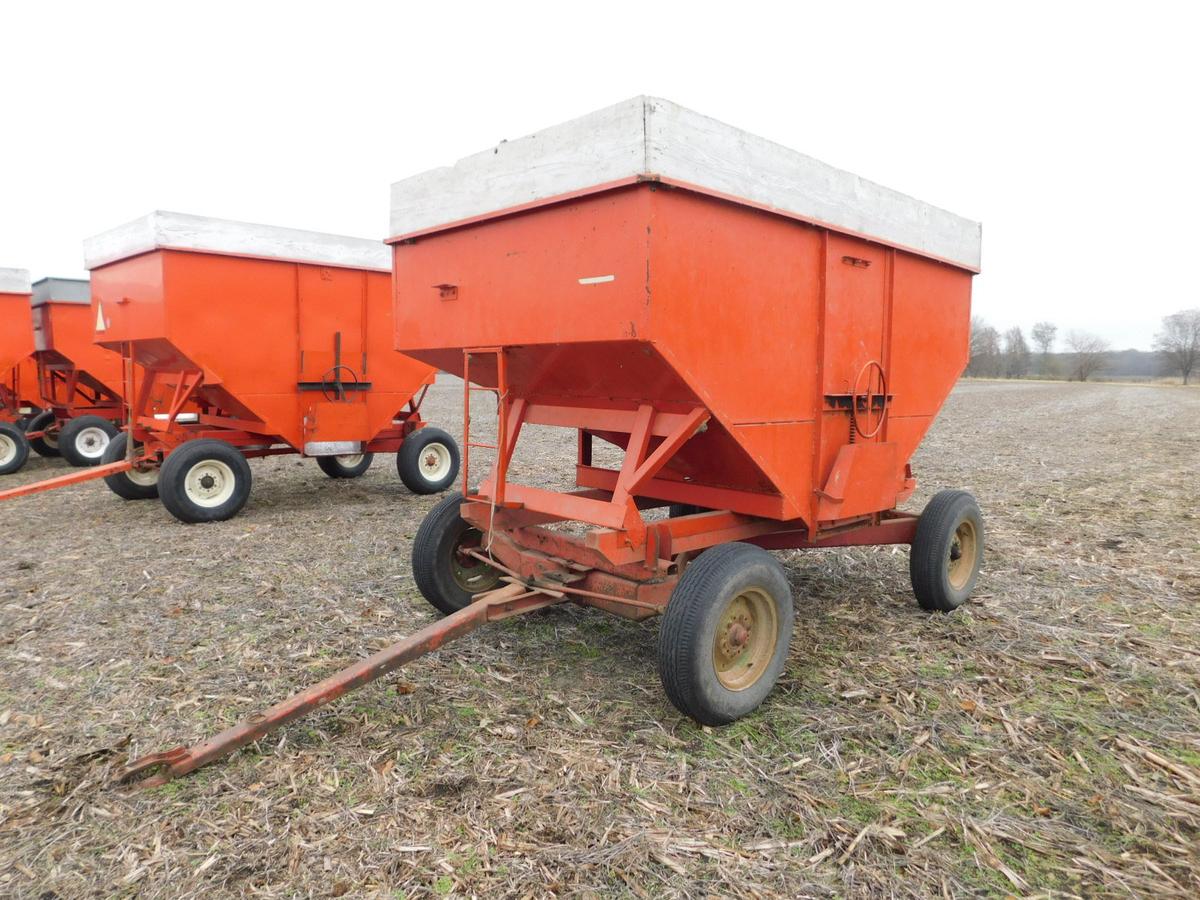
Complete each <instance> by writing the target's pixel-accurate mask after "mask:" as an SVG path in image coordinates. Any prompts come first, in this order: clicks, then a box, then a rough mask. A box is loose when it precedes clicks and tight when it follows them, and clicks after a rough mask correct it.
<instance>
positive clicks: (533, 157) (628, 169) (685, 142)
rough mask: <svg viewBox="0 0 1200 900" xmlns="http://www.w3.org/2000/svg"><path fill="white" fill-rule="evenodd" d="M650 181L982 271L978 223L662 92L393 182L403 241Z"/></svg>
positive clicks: (397, 233) (395, 230)
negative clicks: (733, 200) (570, 197)
mask: <svg viewBox="0 0 1200 900" xmlns="http://www.w3.org/2000/svg"><path fill="white" fill-rule="evenodd" d="M639 178H640V179H646V178H657V179H659V180H663V181H668V182H674V183H677V184H680V185H683V186H688V187H692V188H697V189H699V190H702V191H705V192H707V193H712V194H718V195H721V196H726V197H731V198H736V199H740V200H743V201H746V202H748V203H750V204H752V205H755V206H759V207H763V208H766V209H770V210H773V211H776V212H780V213H783V214H785V215H789V216H792V217H794V218H799V219H802V220H804V221H808V222H813V223H815V224H819V225H823V226H827V227H830V228H832V229H834V230H837V231H844V232H849V233H851V234H856V235H862V236H864V237H868V238H871V239H874V240H877V241H880V242H882V243H885V244H890V245H892V246H896V247H901V248H904V249H907V250H912V251H915V252H917V253H920V254H922V255H925V256H931V257H935V258H937V259H941V260H945V261H947V262H950V263H953V264H955V265H958V266H961V267H963V268H966V269H970V270H972V271H978V270H979V262H980V236H981V228H980V225H979V223H978V222H972V221H970V220H969V219H964V218H962V217H961V216H957V215H955V214H954V213H950V212H946V211H945V210H943V209H939V208H937V207H936V206H931V205H930V204H928V203H923V202H922V201H920V200H917V199H914V198H913V197H909V196H906V195H905V194H901V193H900V192H898V191H894V190H892V189H890V188H886V187H883V186H882V185H878V184H875V183H874V182H871V181H867V180H866V179H864V178H859V177H858V176H857V175H854V174H852V173H850V172H846V171H844V170H842V169H836V168H834V167H833V166H830V165H827V164H825V163H823V162H821V161H819V160H816V159H813V158H812V157H811V156H805V155H804V154H803V153H798V152H796V151H795V150H790V149H788V148H787V147H783V146H781V145H779V144H776V143H774V142H772V141H768V140H767V139H765V138H761V137H757V136H756V135H753V134H750V133H749V132H746V131H743V130H741V129H739V128H734V127H733V126H731V125H726V124H724V123H722V122H718V121H716V120H715V119H710V118H708V117H707V116H702V115H700V114H699V113H696V112H692V111H691V110H689V109H685V108H683V107H682V106H679V105H677V104H675V103H671V102H670V101H668V100H661V99H659V98H657V97H635V98H634V99H632V100H626V101H625V102H624V103H618V104H617V105H616V106H610V107H608V108H607V109H602V110H599V111H598V112H594V113H590V114H589V115H586V116H583V117H582V118H579V119H574V120H572V121H570V122H566V123H564V124H562V125H555V126H554V127H552V128H547V129H545V130H543V131H539V132H537V133H536V134H531V135H529V136H527V137H523V138H518V139H516V140H512V141H504V142H502V143H500V144H497V145H496V146H495V147H492V148H490V149H488V150H484V151H483V152H481V153H476V154H475V155H473V156H468V157H466V158H464V159H461V160H459V161H458V162H457V163H455V164H454V165H453V166H451V167H446V168H440V169H433V170H431V171H428V172H425V173H423V174H420V175H415V176H413V177H411V178H406V179H404V180H403V181H399V182H397V183H395V184H393V185H392V202H391V234H392V236H393V237H392V240H396V239H399V238H405V237H412V236H416V235H419V234H422V233H427V232H430V231H435V230H437V229H439V228H443V227H446V226H449V225H453V224H456V223H461V222H466V221H469V220H472V219H476V218H479V217H483V216H486V215H488V214H492V213H497V212H501V211H503V210H511V209H513V208H516V207H522V206H526V205H530V204H536V203H538V202H541V201H545V200H549V199H552V198H555V197H561V196H564V195H571V194H578V193H583V192H586V191H588V190H589V189H594V188H597V187H601V186H603V185H608V184H612V183H614V182H616V183H620V182H627V181H632V180H636V179H639Z"/></svg>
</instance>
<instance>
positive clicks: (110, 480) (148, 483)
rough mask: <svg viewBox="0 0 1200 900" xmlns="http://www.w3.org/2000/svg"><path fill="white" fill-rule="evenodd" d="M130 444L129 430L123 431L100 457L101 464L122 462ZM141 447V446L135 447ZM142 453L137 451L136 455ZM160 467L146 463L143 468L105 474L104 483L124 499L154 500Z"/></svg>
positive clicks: (156, 493) (110, 442) (156, 494)
mask: <svg viewBox="0 0 1200 900" xmlns="http://www.w3.org/2000/svg"><path fill="white" fill-rule="evenodd" d="M128 445H129V434H128V432H124V431H122V432H121V433H120V434H118V435H117V436H116V437H114V438H113V439H112V440H111V441H109V442H108V446H107V447H106V448H105V450H104V456H102V457H101V458H100V464H101V465H108V464H109V463H115V462H120V461H121V460H123V459H124V458H125V448H126V447H127V446H128ZM135 449H140V448H135ZM138 455H140V454H137V453H135V456H138ZM159 471H160V470H159V467H158V466H156V465H151V464H146V465H144V466H143V467H142V468H133V469H130V470H129V471H127V472H117V473H116V474H114V475H105V476H104V483H105V484H106V485H108V489H109V490H110V491H112V492H113V493H114V494H116V495H117V496H118V497H120V498H121V499H122V500H153V499H154V498H155V497H157V496H158V476H159Z"/></svg>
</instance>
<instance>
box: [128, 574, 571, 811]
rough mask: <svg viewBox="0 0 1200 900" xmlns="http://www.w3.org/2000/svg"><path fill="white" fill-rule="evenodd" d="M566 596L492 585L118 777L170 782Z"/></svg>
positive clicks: (140, 783) (149, 782)
mask: <svg viewBox="0 0 1200 900" xmlns="http://www.w3.org/2000/svg"><path fill="white" fill-rule="evenodd" d="M563 599H564V597H563V595H562V594H561V593H559V592H549V591H545V590H541V589H538V588H532V587H529V586H527V585H524V584H520V583H513V584H507V585H505V586H504V587H502V588H498V589H497V590H494V591H489V592H488V593H486V594H482V595H481V596H480V597H479V599H478V600H476V601H475V602H474V603H472V604H471V605H470V606H467V607H465V608H463V609H460V610H459V611H458V612H456V613H453V614H451V615H449V616H446V618H444V619H439V620H438V621H437V622H434V623H433V624H431V625H428V626H426V627H425V628H422V629H421V630H420V631H418V632H416V633H415V634H412V635H409V636H408V637H406V638H404V639H402V640H400V641H397V642H396V643H394V644H392V645H391V646H390V647H385V648H384V649H383V650H380V651H379V652H378V653H376V654H374V655H373V656H370V657H368V658H366V659H364V660H361V661H360V662H356V663H354V665H351V666H347V667H346V668H345V669H342V671H340V672H338V673H336V674H334V675H330V676H329V677H328V678H326V679H325V680H324V681H321V682H320V683H318V684H314V685H313V686H312V687H310V688H307V689H305V690H303V691H301V692H300V693H298V694H296V695H294V696H293V697H290V698H288V699H287V700H284V701H283V702H282V703H277V704H276V705H275V706H272V707H271V708H270V709H268V710H266V711H265V712H261V713H258V714H256V715H253V716H251V717H250V718H248V719H246V720H245V721H244V722H240V723H239V724H237V725H234V726H233V727H232V728H227V729H226V730H225V731H222V732H221V733H220V734H218V735H216V736H215V737H211V738H209V739H208V740H207V741H204V742H203V743H200V744H196V745H195V746H193V747H176V748H175V749H174V750H167V751H166V752H162V753H150V754H148V755H146V756H143V757H141V758H140V759H136V760H134V761H133V762H132V763H130V764H129V765H128V766H126V767H125V768H124V769H123V770H122V771H121V772H120V773H119V774H118V776H117V782H118V783H126V782H131V781H135V780H136V779H138V778H141V780H140V781H137V787H144V788H149V787H158V786H159V785H162V784H166V783H167V782H168V781H170V780H171V779H172V778H176V777H178V776H180V775H186V774H188V773H189V772H193V771H195V770H196V769H198V768H200V767H201V766H204V765H207V764H208V763H210V762H213V761H215V760H218V759H220V758H221V757H223V756H226V755H228V754H230V753H232V752H233V751H234V750H237V749H238V748H239V747H244V746H246V745H247V744H250V743H253V742H254V741H257V740H258V739H259V738H261V737H263V736H264V735H266V734H268V733H270V732H271V731H274V730H275V729H276V728H279V727H281V726H283V725H285V724H287V723H288V722H290V721H292V720H293V719H297V718H299V717H300V716H303V715H306V714H307V713H310V712H312V711H313V710H314V709H317V708H318V707H321V706H324V705H325V704H326V703H329V702H330V701H332V700H336V699H337V698H338V697H340V696H341V695H342V694H345V693H347V692H348V691H352V690H354V689H355V688H358V687H362V686H363V685H364V684H367V683H369V682H371V681H374V680H375V679H376V678H381V677H382V676H384V675H386V674H388V673H389V672H391V671H393V670H394V669H397V668H399V667H400V666H402V665H404V664H405V663H407V662H411V661H412V660H414V659H417V658H418V657H421V656H424V655H425V654H426V653H431V652H432V651H434V650H437V649H438V648H439V647H441V646H442V645H443V644H445V643H446V642H447V641H451V640H453V639H454V638H457V637H462V636H463V635H465V634H469V633H470V632H472V631H474V630H475V629H476V628H479V627H480V626H482V625H485V624H487V623H488V622H494V621H497V620H499V619H507V618H511V617H512V616H518V615H521V614H523V613H527V612H532V611H533V610H535V609H541V608H543V607H546V606H551V605H553V604H555V603H561V602H562V601H563ZM155 770H158V771H157V773H156V774H154V775H150V776H149V777H146V778H142V776H144V775H147V773H150V772H153V771H155Z"/></svg>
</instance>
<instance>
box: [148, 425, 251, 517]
mask: <svg viewBox="0 0 1200 900" xmlns="http://www.w3.org/2000/svg"><path fill="white" fill-rule="evenodd" d="M158 495H159V497H160V498H161V499H162V502H163V506H165V507H166V508H167V511H168V512H170V513H171V515H173V516H174V517H175V518H177V519H178V520H179V521H180V522H186V523H188V524H194V523H197V522H223V521H224V520H225V519H231V518H233V517H234V516H236V515H237V514H238V512H239V511H240V510H241V508H242V507H243V506H245V505H246V501H247V500H248V499H249V498H250V464H249V463H248V462H246V457H244V456H242V454H241V452H240V451H239V450H238V449H237V448H235V447H233V446H231V445H230V444H227V443H225V442H224V441H217V440H212V439H210V438H204V439H201V440H196V441H188V442H187V443H185V444H183V445H181V446H180V447H178V448H176V449H175V450H172V451H171V452H170V453H169V454H168V455H167V458H166V461H165V462H163V464H162V470H161V472H160V474H159V478H158Z"/></svg>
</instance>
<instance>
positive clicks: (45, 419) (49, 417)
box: [25, 409, 60, 459]
mask: <svg viewBox="0 0 1200 900" xmlns="http://www.w3.org/2000/svg"><path fill="white" fill-rule="evenodd" d="M47 426H51V427H54V426H55V418H54V411H53V410H50V409H48V410H46V411H45V412H40V413H38V414H37V415H36V416H34V417H33V418H32V419H30V420H29V427H28V428H26V429H25V430H26V431H42V430H44V429H45V428H46V427H47ZM29 446H30V447H31V448H32V450H33V452H34V453H36V454H37V455H38V456H44V457H46V458H47V459H54V458H55V457H56V456H59V455H60V454H59V452H58V437H57V435H56V436H55V437H52V438H49V439H47V438H44V437H39V438H34V439H33V440H31V441H30V442H29Z"/></svg>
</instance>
